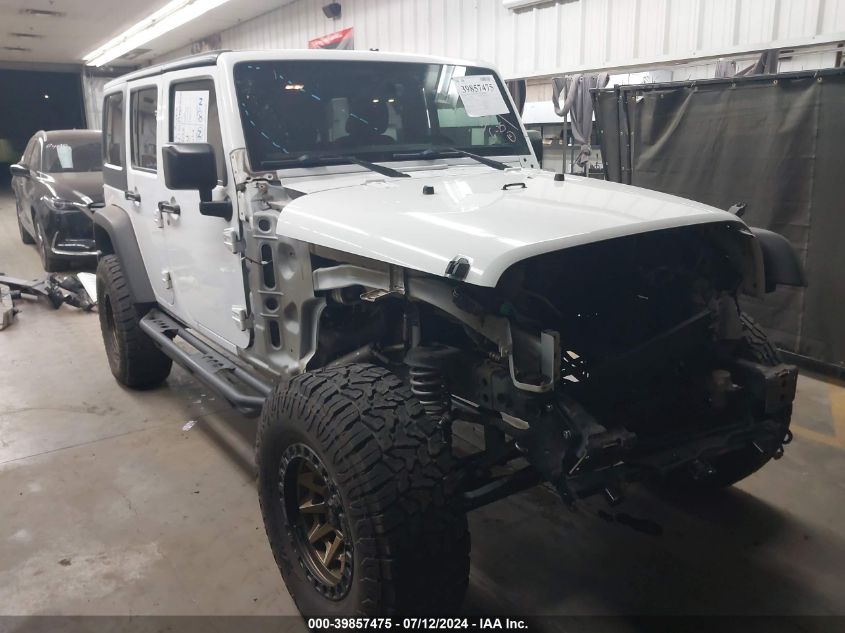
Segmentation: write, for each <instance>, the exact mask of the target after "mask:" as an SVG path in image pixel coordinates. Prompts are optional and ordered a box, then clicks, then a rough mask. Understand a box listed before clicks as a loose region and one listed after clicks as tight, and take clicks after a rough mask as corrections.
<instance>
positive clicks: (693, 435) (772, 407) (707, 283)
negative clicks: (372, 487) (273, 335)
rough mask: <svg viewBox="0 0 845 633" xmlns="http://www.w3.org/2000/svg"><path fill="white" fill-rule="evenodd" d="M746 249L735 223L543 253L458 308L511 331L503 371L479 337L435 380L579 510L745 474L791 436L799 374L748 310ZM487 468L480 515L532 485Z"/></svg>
mask: <svg viewBox="0 0 845 633" xmlns="http://www.w3.org/2000/svg"><path fill="white" fill-rule="evenodd" d="M749 247H750V243H749V240H748V235H747V234H746V233H745V232H744V231H742V230H740V229H737V228H735V227H732V226H725V225H722V224H720V225H712V226H697V227H685V228H680V229H671V230H665V231H656V232H651V233H645V234H641V235H635V236H630V237H625V238H619V239H615V240H608V241H604V242H599V243H596V244H591V245H587V246H582V247H578V248H573V249H569V250H565V251H559V252H555V253H550V254H546V255H542V256H539V257H535V258H532V259H530V260H527V261H525V262H522V263H520V264H518V265H516V266H514V267H512V268H511V269H510V270H508V271H507V272H506V274H505V275H504V276H503V277H502V279H501V280H500V282H499V284H498V286H497V287H496V288H495V289H492V290H490V291H486V290H484V289H474V288H472V289H471V288H463V287H456V288H455V290H454V291H453V292H454V296H455V300H456V302H459V303H463V304H464V305H473V306H474V308H473V310H474V311H475V312H476V313H478V314H491V313H492V314H498V315H502V316H505V317H506V318H507V319H508V321H509V323H510V324H512V328H513V333H514V334H513V337H512V338H513V348H512V350H511V353H510V354H509V355H508V362H507V363H505V362H504V361H503V358H502V356H501V355H500V354H499V352H500V350H494V349H492V347H491V346H490V345H486V346H485V345H484V343H483V341H481V340H479V339H478V338H477V337H476V338H475V341H474V342H475V343H476V344H478V345H479V347H480V348H481V349H479V350H478V352H477V353H476V355H475V358H474V360H473V359H472V355H471V354H467V353H466V351H465V352H464V353H462V354H456V355H455V356H454V358H452V359H450V361H449V363H447V364H444V365H443V366H442V367H441V368H440V369H441V371H442V372H443V376H444V383H445V384H448V385H449V390H450V392H451V394H452V397H453V399H454V401H455V402H456V404H457V411H456V416H457V417H458V418H460V417H461V416H464V417H471V418H473V420H474V421H479V422H481V423H482V424H484V425H486V426H490V427H491V428H492V429H494V430H495V432H498V433H499V434H501V436H502V437H500V438H499V440H498V442H499V444H500V445H508V446H510V448H511V452H510V454H509V457H517V456H518V457H519V458H522V459H524V460H525V461H527V464H528V466H527V468H528V469H530V470H531V471H534V473H535V475H537V476H538V477H537V479H541V480H545V481H549V482H551V483H552V484H554V485H555V487H556V488H557V490H558V491H559V492H560V494H561V496H562V497H563V498H564V499H565V500H566V501H568V502H574V501H575V500H576V499H577V498H579V497H584V496H587V495H590V494H595V493H599V492H604V494H605V495H606V497H607V499H608V500H609V501H611V502H616V501H618V500H619V499H620V497H621V489H622V487H623V484H624V483H625V482H627V481H630V480H632V479H640V478H662V479H667V478H668V479H681V480H686V481H694V482H703V481H706V480H707V479H708V478H712V479H713V481H724V482H728V480H729V479H730V477H729V476H727V475H728V473H726V472H724V471H727V470H732V471H734V472H732V473H730V474H731V475H733V474H736V473H744V474H750V472H748V473H745V472H744V471H745V470H750V471H751V472H753V470H755V469H756V468H755V466H757V467H759V466H758V464H759V465H762V463H764V462H765V461H767V460H768V459H769V458H771V457H774V458H777V457H779V456H780V455H781V454H782V450H783V449H782V446H783V444H784V443H787V442H788V441H789V439H790V438H791V435H790V434H789V431H788V426H789V418H790V414H791V404H792V400H793V398H794V396H795V388H796V382H797V369H796V368H795V367H794V366H792V365H787V364H783V363H781V362H779V358H778V356H777V352H776V351H775V349H774V348H773V347H772V346H771V344H770V343H769V342H768V341H766V339H765V336H764V335H763V334H762V333H761V332H760V330H759V329H758V328H757V326H756V325H755V324H754V323H753V322H752V321H751V319H750V318H749V317H748V316H747V315H745V314H743V313H742V312H741V310H740V308H739V305H738V303H737V294H738V292H740V290H741V289H742V288H743V287H748V285H749V275H748V274H747V271H748V270H749V268H748V261H747V259H748V257H751V255H748V254H749V253H751V254H752V255H753V250H751V249H750V248H749ZM752 270H753V269H752ZM751 279H752V284H751V285H752V286H753V277H751ZM508 365H510V366H508ZM487 435H488V436H490V435H491V433H489V432H488V433H487ZM739 454H745V455H747V457H746V459H747V461H748V466H747V468H742V467H740V468H739V469H737V467H736V465H735V463H734V462H736V461H737V460H736V459H735V457H736V456H737V455H739ZM726 456H727V457H726ZM471 461H472V460H471ZM498 463H502V462H498ZM720 469H721V470H722V471H723V472H721V473H720V472H719V471H720ZM480 472H481V475H480V476H477V475H473V476H470V477H468V479H467V481H466V482H465V486H466V487H467V488H468V489H469V492H468V493H467V504H468V505H469V506H470V507H475V506H478V505H482V504H483V503H487V502H490V501H492V500H495V498H498V497H499V496H504V495H505V494H510V493H511V492H512V489H513V485H514V481H515V479H516V480H518V481H519V482H522V483H524V484H525V485H531V483H532V481H531V479H530V478H528V477H527V476H526V475H527V473H519V472H517V473H516V474H513V473H510V474H506V475H503V476H501V477H498V478H493V477H491V475H490V473H491V472H492V470H491V468H486V469H482V470H481V471H480ZM534 483H535V482H534Z"/></svg>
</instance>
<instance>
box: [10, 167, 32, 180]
mask: <svg viewBox="0 0 845 633" xmlns="http://www.w3.org/2000/svg"><path fill="white" fill-rule="evenodd" d="M9 173H10V174H12V176H20V177H21V178H29V177H30V175H31V174H30V171H29V167H26V166H24V165H9Z"/></svg>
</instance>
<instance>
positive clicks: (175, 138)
mask: <svg viewBox="0 0 845 633" xmlns="http://www.w3.org/2000/svg"><path fill="white" fill-rule="evenodd" d="M169 126H170V132H169V137H168V138H169V140H170V142H171V143H210V144H211V147H212V148H213V149H214V158H215V159H216V162H217V180H218V181H219V182H220V184H224V185H225V184H226V156H225V154H224V152H223V137H222V135H221V133H220V116H219V114H218V112H217V95H216V94H215V91H214V81H212V80H211V79H200V80H198V81H180V82H178V83H173V84H171V85H170V120H169Z"/></svg>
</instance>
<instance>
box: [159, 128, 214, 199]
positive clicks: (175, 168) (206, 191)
mask: <svg viewBox="0 0 845 633" xmlns="http://www.w3.org/2000/svg"><path fill="white" fill-rule="evenodd" d="M161 152H162V159H163V161H164V183H165V185H166V186H167V188H168V189H172V190H174V191H179V190H182V191H199V192H200V200H202V201H203V202H210V201H211V190H212V189H214V187H216V186H217V161H216V159H215V158H214V150H213V149H212V147H211V145H209V144H208V143H173V144H171V145H165V146H164V147H162V149H161Z"/></svg>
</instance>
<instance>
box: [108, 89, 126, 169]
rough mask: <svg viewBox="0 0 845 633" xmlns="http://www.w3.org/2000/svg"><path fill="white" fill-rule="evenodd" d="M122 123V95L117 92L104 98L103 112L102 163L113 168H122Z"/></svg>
mask: <svg viewBox="0 0 845 633" xmlns="http://www.w3.org/2000/svg"><path fill="white" fill-rule="evenodd" d="M123 122H124V119H123V93H120V92H118V93H115V94H112V95H109V96H108V97H106V102H105V106H104V111H103V143H104V152H103V157H104V158H105V161H104V162H106V163H108V164H109V165H113V166H115V167H123V155H124V148H125V147H126V141H125V139H124V136H125V133H124V130H125V129H126V128H125V127H124V124H123Z"/></svg>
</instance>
